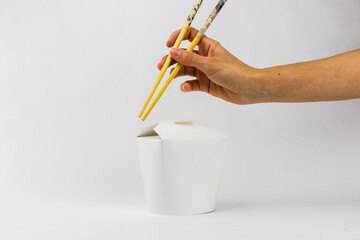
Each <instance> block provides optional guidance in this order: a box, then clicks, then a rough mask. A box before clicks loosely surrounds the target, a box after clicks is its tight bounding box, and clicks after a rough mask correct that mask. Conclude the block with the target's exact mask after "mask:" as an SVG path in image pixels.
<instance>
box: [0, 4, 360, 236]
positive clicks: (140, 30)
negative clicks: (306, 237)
mask: <svg viewBox="0 0 360 240" xmlns="http://www.w3.org/2000/svg"><path fill="white" fill-rule="evenodd" d="M216 2H217V0H207V1H204V3H203V5H202V7H201V9H200V10H199V13H198V15H197V17H196V19H195V20H194V23H193V26H194V27H196V28H199V26H201V25H202V23H203V22H204V21H205V19H206V18H207V17H208V15H209V13H210V11H211V10H212V8H213V7H214V5H215V4H216ZM192 4H193V0H183V1H178V0H171V1H169V0H157V1H145V0H141V1H124V0H104V1H95V0H88V1H80V0H63V1H54V0H49V1H42V0H1V1H0V202H3V201H6V202H14V201H15V200H22V201H23V202H27V201H29V200H34V201H37V200H41V201H45V202H46V201H56V202H67V203H69V204H78V205H81V204H84V205H86V204H98V205H99V206H107V205H108V204H112V205H114V206H116V207H115V208H118V209H120V210H118V213H119V214H120V213H121V212H123V211H124V212H127V213H128V214H132V212H133V210H134V211H135V212H136V213H137V214H140V215H142V214H144V216H148V217H149V216H150V215H146V213H144V212H143V210H144V208H137V207H130V208H128V206H129V205H128V204H129V203H131V202H133V201H134V200H137V201H139V206H143V205H142V204H145V199H144V189H143V186H142V178H141V171H140V163H139V159H138V157H137V150H136V141H135V136H136V134H137V133H138V131H139V130H140V129H141V128H142V127H143V126H144V124H143V123H142V122H141V121H139V120H138V119H137V115H138V113H139V111H140V109H141V106H142V104H143V102H144V101H145V98H146V96H147V94H148V92H149V91H150V89H151V87H152V84H153V82H154V81H155V78H156V76H157V74H158V70H157V69H156V65H157V63H158V61H159V60H160V59H161V58H162V57H163V55H165V54H167V53H168V49H167V48H166V47H165V42H166V40H167V39H168V37H169V35H170V33H171V32H172V31H173V30H174V29H177V28H180V27H181V26H182V25H183V23H184V21H185V17H186V15H187V14H188V12H189V11H190V8H191V6H192ZM359 9H360V1H358V0H346V1H344V0H303V1H289V0H273V1H268V0H251V1H250V0H248V1H239V0H231V1H228V2H227V3H226V5H225V6H224V8H223V9H222V10H221V12H220V14H219V15H218V16H217V18H216V20H215V21H214V23H213V24H212V26H211V27H210V29H209V31H208V32H207V35H208V36H209V37H212V38H215V39H216V40H218V41H220V42H221V44H222V45H223V46H224V47H226V48H227V49H228V50H229V51H230V52H232V53H233V54H234V55H235V56H237V57H238V58H239V59H241V60H243V61H244V62H246V63H247V64H250V65H252V66H254V67H259V68H261V67H267V66H273V65H278V64H286V63H292V62H299V61H307V60H312V59H317V58H323V57H328V56H331V55H334V54H338V53H341V52H345V51H349V50H352V49H356V48H359V43H360V31H358V29H359V23H360V14H359ZM183 46H184V47H186V46H188V43H184V44H183ZM165 76H168V74H166V75H165ZM187 79H189V78H184V79H177V80H175V81H174V82H173V83H172V84H171V85H170V87H169V89H168V90H167V91H166V93H165V94H164V96H163V98H162V99H161V100H160V101H159V103H158V104H157V106H156V108H155V109H154V111H153V112H152V113H151V115H150V116H149V118H148V121H147V123H146V125H148V124H151V123H155V122H160V121H162V120H165V119H193V120H196V121H199V122H204V123H207V124H209V125H212V126H215V127H217V128H219V129H220V130H222V131H224V132H225V134H226V135H227V136H228V137H229V147H228V149H229V151H228V158H227V160H226V161H225V165H224V169H223V175H222V179H221V183H220V192H219V197H220V199H221V200H222V201H225V202H229V201H230V202H236V201H239V202H249V203H254V202H265V203H266V202H275V203H280V202H281V203H286V202H324V203H326V202H340V203H341V202H347V201H352V202H360V191H359V189H360V174H359V172H360V160H359V159H360V148H359V143H360V107H359V106H360V100H352V101H342V102H327V103H306V104H259V105H250V106H236V105H231V104H229V103H225V102H223V101H220V100H217V99H214V98H212V97H210V96H208V95H206V94H203V93H191V94H183V93H181V92H180V90H179V85H180V83H181V82H182V81H185V80H187ZM21 206H22V203H21V201H20V203H19V204H18V205H15V206H14V205H12V206H6V207H4V209H5V210H3V212H2V213H3V214H0V218H1V219H2V223H3V224H2V226H4V223H6V226H7V228H10V229H12V230H11V231H10V232H12V233H13V238H15V237H16V236H19V235H21V236H24V235H26V234H27V233H29V234H31V233H37V234H38V235H41V234H43V235H52V236H54V237H56V236H58V235H59V236H61V234H65V233H62V231H61V230H65V232H67V233H69V232H70V230H72V231H74V233H77V234H79V235H82V234H84V235H87V234H89V235H90V233H94V232H95V231H97V230H98V231H99V232H100V233H101V234H107V231H110V233H113V232H115V233H118V234H121V233H123V234H124V233H126V232H127V233H129V232H130V231H128V230H126V228H125V229H124V228H120V227H118V226H117V223H116V221H115V223H112V222H113V220H114V218H115V219H116V217H118V216H117V215H116V214H117V213H116V210H115V213H113V212H112V211H113V210H112V209H111V210H109V211H108V213H102V211H105V212H106V210H101V209H103V207H100V210H94V211H99V212H100V213H99V214H100V216H97V217H94V218H93V219H92V220H86V219H87V218H86V217H87V216H91V215H92V213H91V211H92V210H91V209H87V208H86V207H84V208H81V207H80V210H76V209H73V208H72V209H70V210H66V211H65V210H64V213H62V209H63V208H60V210H59V211H58V210H56V209H55V210H51V208H50V210H49V212H46V210H39V211H37V210H36V208H35V209H34V210H31V208H30V209H24V212H22V210H21V209H22V207H21ZM134 208H135V209H134ZM81 209H82V210H81ZM105 209H106V208H105ZM320 209H321V208H320ZM344 209H346V208H344ZM344 209H343V208H341V207H340V208H336V207H335V208H332V209H330V210H326V211H325V210H324V214H323V213H322V212H318V211H323V210H316V208H313V210H312V211H313V212H314V214H313V215H312V214H310V213H308V212H306V211H305V212H303V211H302V210H294V212H289V213H288V212H287V211H286V210H282V212H281V211H280V210H279V211H280V212H277V210H276V209H274V210H269V212H267V210H261V211H260V212H259V210H258V209H256V208H250V209H249V210H248V211H249V213H248V214H250V215H251V216H252V217H253V218H250V217H246V216H244V214H242V210H238V211H239V213H238V214H237V213H235V210H233V209H232V208H229V209H228V210H226V211H227V213H226V214H229V215H228V216H232V217H229V220H227V217H226V214H225V212H224V213H221V212H220V211H219V212H216V213H214V214H216V215H209V216H200V217H199V218H194V219H195V220H191V221H194V222H193V223H194V224H191V225H190V224H189V225H188V223H190V222H191V221H190V220H189V219H192V218H186V221H185V220H182V219H185V218H172V220H173V222H172V223H177V224H169V223H168V222H167V221H168V219H171V218H157V219H162V220H161V221H162V222H160V223H162V224H160V225H163V226H161V227H162V228H163V229H165V230H164V231H165V232H163V231H160V230H159V231H158V229H159V228H160V226H158V225H155V223H159V222H154V223H152V221H153V219H152V218H153V216H151V218H150V217H149V218H148V219H147V220H144V221H143V219H142V218H139V219H138V220H136V221H143V222H140V223H138V224H137V225H136V224H135V225H131V223H133V222H134V221H135V220H134V218H130V219H132V220H125V219H126V218H125V217H124V218H123V219H122V220H118V221H120V222H121V221H123V222H126V221H128V222H129V223H128V224H125V226H127V227H128V229H132V231H133V234H134V235H137V234H138V235H141V234H144V235H145V234H146V233H147V232H152V233H153V234H165V233H169V234H170V231H171V230H174V231H175V229H178V228H179V227H180V228H181V227H184V228H185V230H189V229H195V230H196V231H197V233H198V234H199V235H200V234H202V233H204V234H205V233H206V231H205V230H207V231H209V232H210V233H214V232H215V233H216V234H218V235H216V234H215V233H214V234H213V236H219V235H220V234H223V236H227V235H226V234H228V233H229V234H230V232H238V231H239V232H240V231H245V233H244V234H245V235H244V236H246V231H251V232H252V233H253V234H256V236H260V234H262V232H264V233H272V234H273V235H281V234H288V235H287V236H290V234H291V233H290V231H291V230H292V229H293V230H294V232H295V233H304V234H306V233H307V232H308V231H312V232H313V233H314V235H316V237H314V239H316V238H317V239H331V238H333V239H336V236H338V235H340V236H344V237H339V238H337V239H351V238H350V237H351V236H357V239H359V232H356V231H355V230H353V227H354V225H353V224H355V223H358V222H356V221H355V220H357V221H358V216H359V211H355V210H354V209H353V210H349V212H351V213H348V212H347V211H348V210H344ZM343 210H344V211H345V212H343ZM4 211H5V212H4ZM32 211H33V212H32ZM52 211H54V212H55V213H54V214H52ZM73 211H74V212H73ZM77 211H80V212H77ZM236 211H237V210H236ZM309 211H310V210H309ZM109 212H111V213H109ZM37 213H39V216H38V218H36V216H37ZM77 213H79V214H80V216H78V214H77ZM270 213H271V214H270ZM62 214H63V215H62ZM81 214H85V217H82V216H81ZM86 214H88V215H86ZM101 214H105V215H106V214H109V215H108V217H109V218H108V219H107V221H106V219H105V221H101V220H102V217H101ZM111 214H115V215H111ZM222 214H224V215H222ZM337 214H339V216H337ZM33 216H35V218H34V219H33ZM135 216H136V215H135ZM215 216H223V218H220V217H219V220H217V218H216V217H215ZM272 216H274V218H275V220H274V218H272ZM307 216H309V218H307ZM311 216H312V217H313V218H314V219H315V220H311V219H310V217H311ZM203 217H211V219H212V220H209V221H210V222H212V224H213V225H211V227H210V228H209V227H205V225H201V224H202V223H203V221H200V219H202V218H203ZM237 217H239V218H241V219H242V220H239V219H237ZM242 217H243V218H242ZM105 218H106V217H105ZM145 219H146V217H145ZM47 220H49V221H47ZM237 220H238V222H237ZM83 221H88V222H85V223H84V222H83ZM157 221H160V220H157ZM274 221H275V222H274ZM220 222H224V225H223V226H224V231H223V230H221V229H217V228H215V223H220ZM293 223H294V224H293ZM52 224H53V225H52ZM87 224H88V225H87ZM97 224H99V225H100V226H102V230H103V231H102V230H99V229H98V228H95V227H94V226H97ZM107 224H114V225H116V227H114V225H112V228H111V229H110V230H108V229H107ZM241 224H245V225H244V226H245V227H244V228H242V225H241ZM274 225H276V227H274ZM357 225H359V224H357ZM76 226H78V228H77V227H76ZM164 226H165V227H164ZM186 226H187V227H186ZM283 226H285V227H283ZM286 227H287V228H286ZM343 227H344V229H345V231H344V229H343ZM52 229H54V230H56V231H57V232H56V231H51V230H52ZM96 229H97V230H96ZM199 229H200V230H202V231H199ZM284 229H285V230H284ZM284 231H286V232H285V233H284ZM6 232H7V233H9V231H6ZM99 232H97V234H99V235H100V233H99ZM110 233H109V234H110ZM171 233H173V231H172V232H171ZM3 234H4V232H3ZM57 234H58V235H57ZM184 234H186V233H185V232H183V231H178V232H176V234H172V235H173V237H177V236H182V235H184ZM341 234H344V235H341ZM69 235H71V234H70V233H69ZM210 235H211V234H209V235H208V236H210ZM2 239H3V238H2ZM22 239H24V238H22ZM292 239H293V238H292Z"/></svg>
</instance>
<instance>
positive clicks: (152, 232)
mask: <svg viewBox="0 0 360 240" xmlns="http://www.w3.org/2000/svg"><path fill="white" fill-rule="evenodd" d="M359 225H360V206H359V204H357V205H351V204H350V205H317V204H307V205H271V204H270V205H269V204H265V205H261V204H260V205H257V204H245V203H242V204H241V203H235V202H233V203H230V202H229V203H222V204H219V207H218V210H217V211H215V212H212V213H209V214H201V215H194V216H166V215H155V214H151V213H147V212H146V210H145V208H144V206H142V205H136V204H132V205H124V206H119V205H108V206H105V205H103V206H84V205H83V206H74V205H61V204H45V205H43V204H42V205H26V206H16V207H14V208H8V207H4V206H1V208H0V238H1V239H4V240H5V239H6V240H13V239H37V240H42V239H44V240H45V239H46V240H47V239H52V240H57V239H59V240H60V239H61V240H62V239H68V240H72V239H74V240H79V239H87V240H90V239H94V240H95V239H96V240H98V239H108V240H111V239H129V240H130V239H134V240H139V239H147V240H152V239H153V240H163V239H164V240H165V239H172V240H177V239H179V240H180V239H181V240H183V239H208V240H218V239H227V240H238V239H244V240H264V239H269V240H272V239H274V240H288V239H292V240H304V239H306V240H323V239H326V240H343V239H347V240H358V239H359V236H360V228H359Z"/></svg>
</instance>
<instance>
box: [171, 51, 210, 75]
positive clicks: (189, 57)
mask: <svg viewBox="0 0 360 240" xmlns="http://www.w3.org/2000/svg"><path fill="white" fill-rule="evenodd" d="M170 55H171V57H172V58H173V59H174V60H176V61H177V62H178V63H180V64H182V65H184V66H190V67H195V68H198V69H200V70H201V71H202V72H205V71H204V70H205V68H206V66H207V65H208V61H207V59H206V57H203V56H200V55H198V54H196V53H193V52H189V51H186V50H183V49H179V48H172V49H171V50H170Z"/></svg>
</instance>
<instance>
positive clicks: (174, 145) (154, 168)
mask: <svg viewBox="0 0 360 240" xmlns="http://www.w3.org/2000/svg"><path fill="white" fill-rule="evenodd" d="M149 136H150V137H152V138H149ZM154 136H159V138H157V139H154V138H153V137H154ZM137 146H138V152H139V158H140V161H141V168H142V173H143V180H144V187H145V193H146V199H147V204H148V208H149V210H150V211H151V212H154V213H160V214H197V213H206V212H211V211H214V210H215V205H216V198H217V193H218V189H219V182H220V175H221V172H222V166H223V162H224V159H225V156H226V136H225V135H224V134H223V133H222V132H221V131H219V130H218V129H216V128H214V127H210V126H207V125H204V124H201V123H198V122H192V121H186V122H185V121H166V122H161V123H159V124H157V125H156V126H151V127H145V128H144V129H143V130H142V131H141V132H140V134H139V135H138V137H137Z"/></svg>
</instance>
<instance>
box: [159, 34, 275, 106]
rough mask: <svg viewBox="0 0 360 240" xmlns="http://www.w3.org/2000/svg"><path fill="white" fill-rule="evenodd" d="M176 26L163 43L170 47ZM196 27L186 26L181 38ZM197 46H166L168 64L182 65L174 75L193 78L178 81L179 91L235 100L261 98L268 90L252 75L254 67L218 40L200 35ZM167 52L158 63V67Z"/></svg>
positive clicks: (189, 35)
mask: <svg viewBox="0 0 360 240" xmlns="http://www.w3.org/2000/svg"><path fill="white" fill-rule="evenodd" d="M179 33H180V30H177V31H175V32H173V33H172V35H171V36H170V38H169V40H168V41H167V43H166V45H167V46H168V47H172V46H173V45H174V43H175V41H176V38H177V36H178V35H179ZM197 33H198V31H197V30H196V29H194V28H192V27H191V28H190V29H189V31H188V32H187V34H186V36H185V38H184V39H185V40H189V41H192V40H193V39H194V38H195V36H196V34H197ZM198 47H199V50H198V51H193V52H188V51H186V50H184V49H175V48H172V49H171V50H170V55H171V56H172V62H171V65H173V64H175V63H180V64H182V65H183V67H182V68H181V70H180V71H179V73H178V74H177V75H176V77H175V78H177V77H181V76H191V77H195V78H196V79H194V80H190V81H186V82H184V83H183V84H181V87H180V88H181V90H182V91H183V92H191V91H202V92H206V93H208V94H210V95H212V96H215V97H218V98H221V99H223V100H225V101H228V102H231V103H235V104H250V103H256V102H264V101H265V98H266V96H265V95H267V94H268V93H267V92H266V91H265V92H264V90H263V89H262V86H261V84H260V83H259V82H258V81H257V79H256V74H257V69H255V68H252V67H250V66H248V65H246V64H245V63H243V62H241V61H240V60H238V59H237V58H236V57H234V56H233V55H232V54H231V53H229V52H228V51H227V50H226V49H225V48H223V47H222V46H221V45H220V43H219V42H217V41H215V40H213V39H211V38H208V37H206V36H204V37H203V38H202V39H201V41H200V42H199V44H198ZM166 58H167V56H164V57H163V59H162V60H161V61H160V63H159V64H158V68H159V70H160V69H161V68H162V66H163V65H164V63H165V60H166Z"/></svg>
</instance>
